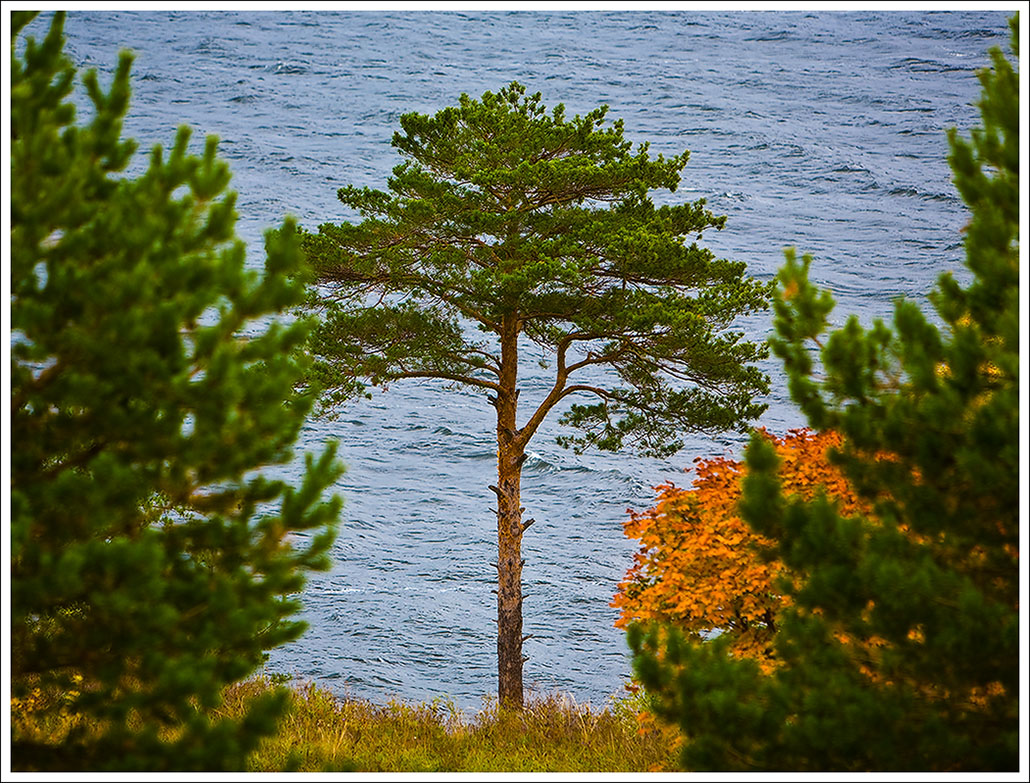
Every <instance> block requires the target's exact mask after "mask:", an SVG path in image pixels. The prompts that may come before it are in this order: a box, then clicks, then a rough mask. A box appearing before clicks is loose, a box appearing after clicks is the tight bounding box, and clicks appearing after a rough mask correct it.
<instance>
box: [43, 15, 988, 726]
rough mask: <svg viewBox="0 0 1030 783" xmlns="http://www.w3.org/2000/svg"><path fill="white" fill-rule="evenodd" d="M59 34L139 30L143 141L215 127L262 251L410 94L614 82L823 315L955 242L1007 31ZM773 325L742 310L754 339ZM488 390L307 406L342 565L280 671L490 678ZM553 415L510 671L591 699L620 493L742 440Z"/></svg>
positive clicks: (472, 690)
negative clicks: (595, 437) (964, 137)
mask: <svg viewBox="0 0 1030 783" xmlns="http://www.w3.org/2000/svg"><path fill="white" fill-rule="evenodd" d="M34 28H35V34H36V35H37V37H39V36H41V35H42V24H41V23H40V22H36V23H35V24H34ZM67 34H68V39H69V52H70V54H71V55H72V57H73V59H74V60H75V61H76V62H77V63H78V64H80V65H83V66H95V67H97V68H98V69H99V70H100V71H101V72H102V73H103V74H109V73H110V72H111V70H112V68H113V65H114V63H115V58H116V54H117V51H118V49H119V48H121V47H128V48H131V49H133V50H135V51H136V52H137V59H136V64H135V68H134V74H135V82H134V85H135V87H134V99H133V108H132V111H131V116H130V118H129V120H128V123H127V127H126V133H127V135H131V136H134V137H136V138H137V139H139V140H140V141H141V143H142V148H143V149H144V150H145V149H148V148H149V147H150V146H151V145H153V144H155V143H163V144H165V145H168V144H169V143H170V142H171V140H172V138H173V133H174V129H175V127H176V126H178V125H179V124H181V123H187V124H189V125H191V126H193V128H194V129H195V133H196V134H197V142H198V148H199V138H200V136H202V135H204V134H206V133H215V134H217V135H218V136H220V137H221V140H222V142H221V151H222V154H223V155H224V156H225V157H226V158H228V159H229V161H230V162H231V164H232V168H233V172H234V180H233V186H234V187H235V188H236V189H237V190H238V191H239V194H240V199H239V202H238V209H239V212H240V214H241V218H240V224H239V228H240V233H241V235H242V236H243V237H244V238H245V239H246V240H247V241H248V242H249V243H250V244H251V246H252V254H251V256H252V258H251V260H252V262H253V263H258V261H259V258H260V257H259V255H258V254H257V252H256V251H257V249H258V248H259V247H260V245H259V241H260V236H261V232H262V230H263V229H264V228H266V227H268V226H270V225H273V224H277V223H279V222H281V220H282V217H283V216H284V215H285V214H287V213H289V214H293V215H295V216H296V217H297V218H298V219H299V220H300V222H301V223H302V224H303V225H305V226H307V227H309V228H314V227H315V226H317V225H318V224H319V223H321V222H325V221H339V220H342V219H345V218H349V217H351V216H350V215H348V214H347V213H345V212H344V210H343V207H342V206H341V205H340V204H339V202H338V201H336V198H335V192H336V189H337V188H338V187H340V186H342V185H346V184H356V185H370V186H373V187H379V188H381V187H384V186H385V178H386V176H387V174H388V173H389V171H390V169H391V168H392V167H393V166H394V165H396V163H398V162H399V158H398V156H397V155H396V154H395V153H394V151H393V150H392V148H391V147H390V138H391V136H392V134H393V132H394V131H395V130H396V129H397V128H398V123H397V120H398V118H399V116H400V115H401V114H402V113H404V112H407V111H412V110H417V111H422V112H433V111H435V110H437V109H439V108H442V107H443V106H446V105H451V104H453V103H455V102H456V99H457V97H458V96H459V95H460V94H461V93H462V92H467V93H469V94H470V95H473V96H478V95H480V94H481V93H482V92H483V91H485V90H497V89H499V88H500V87H502V86H504V85H505V84H507V83H508V82H510V81H512V80H518V81H521V82H522V83H523V84H525V85H526V86H527V87H528V88H529V90H530V91H540V92H542V93H543V95H544V100H545V102H546V103H547V104H548V105H553V104H555V103H559V102H562V103H564V104H565V105H566V107H567V109H568V111H569V113H570V114H572V113H583V112H586V111H589V110H590V109H592V108H594V107H595V106H597V105H598V104H601V103H607V104H609V105H610V107H611V110H610V114H609V116H610V118H612V119H615V118H621V119H623V120H624V121H625V127H626V135H627V137H628V138H629V139H631V140H633V141H650V142H651V149H652V152H653V153H659V152H661V153H665V154H667V155H668V154H677V153H679V152H681V151H682V150H683V149H684V148H687V149H689V150H691V161H690V163H689V164H688V166H687V168H686V170H685V172H684V178H683V182H682V186H681V188H680V190H679V191H678V193H677V194H675V195H673V196H670V195H668V194H665V195H659V196H658V197H657V198H656V200H658V201H665V200H671V201H676V200H678V199H691V200H693V199H696V198H699V197H705V198H707V199H708V201H709V204H710V205H711V206H712V207H713V208H714V209H715V210H716V212H717V213H723V214H727V215H728V216H729V220H728V222H727V224H726V228H725V229H724V230H723V231H722V232H721V233H718V234H714V233H710V234H707V235H706V237H705V240H706V242H707V244H708V245H709V246H710V247H712V248H713V249H715V250H716V252H717V253H718V254H719V255H722V256H725V257H729V258H734V259H739V260H743V261H746V262H747V263H748V264H749V267H750V269H751V270H752V273H753V274H755V275H758V276H760V277H763V278H768V277H770V276H772V275H773V274H775V271H776V269H777V268H778V266H779V265H780V264H781V262H782V249H783V247H784V246H786V245H796V246H797V247H798V249H799V250H800V251H802V252H811V253H813V254H814V255H815V256H816V262H815V266H814V269H813V278H814V279H816V280H817V281H819V282H820V283H822V284H823V285H826V286H829V287H830V288H831V289H832V290H833V292H834V295H835V296H836V297H837V300H838V310H837V319H838V320H843V317H844V315H845V314H847V313H850V312H856V313H858V314H860V316H861V318H862V320H863V321H864V322H865V323H869V322H870V321H871V319H872V318H874V317H880V316H887V315H889V313H890V310H891V302H892V300H893V299H894V298H895V297H897V296H900V295H904V296H910V297H916V298H921V297H923V296H924V295H925V292H926V291H927V290H929V288H930V287H931V285H932V284H933V281H934V280H935V279H936V276H937V275H938V274H939V273H940V272H941V271H943V270H945V269H951V270H957V269H959V263H960V260H961V255H962V254H961V240H960V229H961V227H962V225H963V224H964V222H965V221H966V219H967V216H966V212H965V210H964V207H963V205H962V203H961V201H960V200H959V199H958V197H957V195H956V193H955V191H954V189H953V187H952V186H951V184H950V172H949V169H948V167H947V164H946V162H945V155H946V152H947V145H946V140H945V136H944V129H945V128H947V127H949V126H958V127H959V128H960V129H962V130H963V131H966V130H967V129H968V128H969V126H970V125H972V124H974V123H976V122H977V121H978V114H977V111H976V108H975V106H974V105H973V102H974V101H975V100H976V99H977V97H978V94H979V85H978V82H977V81H976V78H975V75H974V74H975V70H976V69H977V68H979V67H983V66H984V65H986V64H987V62H988V59H987V55H986V52H987V49H988V48H989V47H990V46H993V45H1002V46H1005V45H1006V44H1007V35H1008V34H1007V27H1006V23H1005V14H1004V12H1001V11H985V12H966V11H963V12H936V13H909V12H906V13H898V12H881V11H877V12H872V11H857V12H828V11H823V12H813V13H805V12H790V13H784V12H776V13H773V12H762V13H755V12H750V13H742V12H719V13H716V12H690V11H680V12H663V13H659V12H611V13H609V12H605V13H602V12H598V11H583V12H563V13H538V12H534V13H531V12H495V13H478V12H477V13H472V12H469V13H464V12H461V13H459V12H448V13H445V12H353V13H329V12H303V13H270V12H241V13H225V12H213V11H203V12H197V11H193V12H189V11H187V12H178V11H176V12H171V11H169V12H160V13H157V12H153V13H151V12H147V13H143V12H128V11H126V12H117V13H114V12H100V11H91V12H77V13H72V14H70V16H69V21H68V23H67ZM141 158H142V156H141ZM139 165H142V160H140V161H139ZM767 324H768V320H767V319H766V318H764V317H763V318H758V319H754V320H753V321H751V322H749V323H747V324H745V325H744V326H745V328H746V329H747V331H748V332H749V334H750V335H751V336H753V337H755V338H762V337H764V336H765V335H766V334H767V332H768V325H767ZM766 369H767V370H768V371H769V372H770V373H771V374H773V376H774V378H779V377H780V375H779V371H778V369H777V367H776V366H775V364H774V363H773V362H770V363H769V364H768V366H767V367H766ZM539 372H540V371H539V370H538V369H537V368H536V363H535V362H534V361H533V357H532V356H529V357H528V360H527V363H526V367H525V380H524V387H523V400H526V401H531V399H532V397H533V395H534V394H539V393H540V391H541V390H542V389H543V387H544V384H545V383H546V378H544V377H543V376H539V375H537V374H535V373H539ZM769 404H770V408H769V410H768V412H767V413H766V415H765V416H764V417H763V419H762V421H761V423H762V424H764V425H766V426H768V427H770V428H771V429H773V430H775V431H778V432H782V431H783V430H785V429H786V428H788V427H792V426H799V425H801V424H802V423H803V422H802V420H801V418H800V416H799V414H798V413H797V412H796V411H795V410H794V409H793V407H792V406H791V405H790V403H789V401H787V400H786V399H785V395H784V392H783V391H782V390H781V389H777V390H775V391H774V393H773V395H772V396H771V398H770V399H769ZM525 408H528V405H525ZM525 408H524V409H525ZM492 414H493V409H492V408H490V407H489V406H488V404H487V403H486V401H485V400H484V399H483V398H482V397H481V396H479V395H476V394H473V393H466V392H454V391H450V390H446V389H444V388H442V387H441V386H439V385H434V384H431V383H426V384H423V385H420V384H416V383H410V384H397V385H395V386H394V387H393V388H391V389H390V391H389V392H388V393H386V394H377V395H376V396H375V397H374V399H373V400H372V401H370V402H361V403H357V404H354V405H353V406H351V407H349V408H348V409H346V410H345V411H343V412H342V415H341V417H340V418H339V419H338V420H335V421H323V420H313V421H311V422H309V424H308V426H307V427H306V429H305V431H304V434H303V439H302V441H303V442H302V445H303V446H304V447H305V448H308V449H311V450H316V449H318V448H319V447H320V444H321V443H323V442H324V441H325V440H326V439H328V438H338V439H339V440H340V443H341V452H342V455H343V457H344V459H345V461H346V462H347V465H348V472H347V474H346V475H345V476H344V478H343V479H342V481H341V482H340V485H339V487H338V488H337V489H338V490H339V491H340V492H341V493H342V494H343V496H344V498H345V504H346V505H345V520H346V522H345V524H344V526H343V529H342V531H341V534H340V536H339V539H338V541H337V542H336V545H335V547H334V549H333V562H334V565H333V568H332V571H331V572H329V573H326V574H320V575H316V576H314V577H312V578H311V579H310V580H309V584H308V587H307V588H306V590H305V593H304V596H303V598H304V604H305V613H304V614H305V617H306V619H307V620H308V621H309V622H310V624H311V628H310V630H309V631H308V633H307V634H306V635H305V636H304V637H303V638H302V639H301V640H300V641H298V642H296V643H294V644H293V645H290V646H288V647H284V648H281V649H279V650H277V651H275V652H274V653H273V654H272V657H271V660H270V662H269V668H270V669H271V670H273V671H282V672H288V673H293V674H297V675H299V676H301V677H304V678H310V679H315V680H317V681H319V682H321V683H322V684H324V685H327V686H330V687H332V688H333V689H335V690H337V691H338V692H340V693H347V692H349V693H351V694H353V695H356V696H362V697H369V698H373V699H376V700H383V699H385V698H386V697H388V696H391V695H396V696H400V697H402V698H409V699H427V698H433V697H436V696H446V697H450V698H453V699H454V700H455V701H456V702H457V703H458V704H459V705H462V706H465V707H476V706H477V705H478V704H479V703H480V699H481V697H482V696H484V695H487V694H490V693H493V692H495V691H496V684H495V657H494V656H495V647H494V644H495V642H494V632H495V627H494V615H495V608H494V606H495V604H494V596H493V594H492V593H491V589H492V588H493V579H494V574H495V572H494V570H493V568H492V567H491V566H490V564H489V563H490V561H491V560H492V559H493V558H494V549H495V533H494V524H495V522H494V519H493V516H492V514H491V513H490V512H489V511H488V508H489V507H490V506H491V503H492V500H493V496H492V493H491V492H490V491H489V490H488V489H487V485H488V484H490V483H492V481H493V480H494V462H493V459H494V444H493V441H492V428H493V426H494V422H493V419H492ZM555 434H556V427H555V426H554V417H552V421H551V422H550V426H549V427H548V426H545V427H544V428H543V429H542V431H541V432H540V433H539V434H538V435H537V438H536V440H535V442H534V444H533V445H532V448H533V450H534V451H533V456H532V458H531V459H530V460H529V461H528V462H527V463H526V466H525V475H524V479H523V502H524V505H525V506H526V507H527V511H526V514H527V516H532V517H535V518H536V520H537V524H536V525H534V526H533V527H532V528H531V529H530V530H529V532H528V533H527V535H526V538H525V542H524V549H525V557H526V560H527V564H526V569H525V579H526V590H527V593H528V598H527V600H526V606H525V614H526V617H525V627H526V632H527V633H532V634H534V638H533V639H531V640H529V641H528V642H527V644H526V652H527V653H528V654H529V655H530V660H529V662H528V663H527V665H526V680H527V685H529V686H530V687H531V688H533V689H535V690H539V691H552V690H559V691H564V692H568V693H571V694H572V695H574V696H575V697H576V698H577V699H578V700H580V701H586V700H592V701H593V702H594V703H595V704H596V703H599V702H602V701H603V700H604V699H605V698H606V697H607V696H608V695H610V694H613V693H617V692H619V691H620V689H621V685H622V682H623V681H624V679H625V678H626V677H627V676H628V673H629V665H628V661H627V656H626V652H625V643H624V640H623V635H622V633H621V632H619V631H616V630H615V629H614V628H613V627H612V622H613V620H614V619H615V616H616V615H615V612H614V610H612V609H611V608H609V606H608V602H609V601H610V599H611V596H612V594H613V592H614V590H615V587H616V584H617V582H618V581H619V579H620V578H621V577H622V575H623V574H624V573H625V570H626V568H627V567H628V566H629V563H630V558H631V554H632V552H633V549H634V547H633V542H631V541H629V540H627V539H626V538H625V537H624V536H623V534H622V522H623V520H624V519H625V517H626V514H625V512H626V509H627V508H628V507H633V508H638V509H640V508H644V507H646V506H647V505H650V504H651V498H652V497H653V493H652V490H651V487H652V486H653V485H655V484H658V483H660V482H662V481H665V480H667V479H672V480H675V481H677V482H679V483H681V484H682V483H686V482H688V481H689V477H688V476H685V475H684V474H683V472H682V471H683V468H684V467H686V466H689V465H690V462H691V459H692V458H693V457H694V456H696V455H699V454H704V455H711V454H722V453H738V452H739V448H740V444H741V439H740V438H739V437H735V436H728V437H725V438H722V439H718V440H715V441H712V440H709V439H701V438H691V439H688V442H687V443H688V445H687V448H686V449H685V450H684V451H683V452H681V453H680V454H679V455H678V456H676V457H674V458H672V459H670V460H667V461H657V460H648V459H641V458H637V457H634V456H632V455H628V454H620V455H603V454H602V455H599V454H590V455H585V456H582V457H576V456H574V455H572V454H571V453H569V452H565V451H562V450H561V449H560V448H558V447H557V446H556V445H555V444H554V435H555ZM293 470H294V469H291V470H289V471H287V475H292V474H293Z"/></svg>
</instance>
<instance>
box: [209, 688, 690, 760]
mask: <svg viewBox="0 0 1030 783" xmlns="http://www.w3.org/2000/svg"><path fill="white" fill-rule="evenodd" d="M270 687H272V685H271V684H270V683H269V682H268V681H266V680H262V679H258V680H252V681H248V682H246V683H242V684H240V685H237V686H234V687H233V688H230V689H229V691H227V693H226V699H225V703H224V705H223V706H222V708H221V710H220V711H221V712H222V713H223V714H230V715H232V714H237V713H239V712H240V711H241V709H242V707H243V705H244V704H245V703H246V702H247V700H248V699H251V698H253V697H254V696H256V695H258V694H259V693H261V692H264V691H266V690H267V689H268V688H270ZM292 696H293V698H292V705H291V709H290V712H289V714H288V715H287V716H286V717H285V718H284V719H283V720H282V722H281V724H280V731H279V733H278V735H277V736H275V737H273V738H270V739H267V740H265V741H264V743H263V744H262V745H261V747H260V748H259V749H258V751H257V752H256V753H255V754H254V755H253V756H252V757H251V760H250V767H249V770H250V771H275V770H283V769H296V770H298V771H325V770H362V771H396V772H432V771H447V772H483V771H498V772H500V771H536V772H552V771H563V772H587V771H590V772H631V771H635V772H646V771H657V770H672V769H675V768H676V767H675V761H676V753H675V751H674V750H673V748H672V747H671V744H672V743H671V740H670V734H669V733H668V732H663V731H661V730H659V729H657V728H656V727H654V726H653V724H650V723H648V722H646V721H645V722H641V721H640V720H639V719H638V717H637V713H636V712H635V711H634V709H633V707H632V706H631V703H630V702H623V703H617V704H614V705H612V706H609V707H607V708H605V709H603V710H591V709H589V708H586V707H581V706H577V705H574V704H572V703H571V702H569V701H567V700H565V699H562V698H559V697H555V696H551V697H547V698H543V699H540V700H537V701H534V702H532V703H530V704H529V705H528V706H527V708H526V709H525V710H524V711H523V712H521V713H519V712H511V711H506V710H501V709H499V708H498V707H497V705H496V704H493V705H489V706H487V707H486V708H484V709H483V710H481V711H480V712H478V713H477V714H475V715H471V716H469V715H466V714H464V713H462V712H460V711H458V710H457V709H456V708H454V706H453V705H450V704H447V703H441V702H435V703H430V704H405V703H400V702H390V703H388V704H386V705H376V704H372V703H369V702H365V701H358V700H341V699H338V698H337V697H335V696H334V695H333V694H332V693H330V692H329V691H326V690H324V689H321V688H318V687H316V686H314V685H308V686H303V687H299V686H298V687H294V688H293V689H292Z"/></svg>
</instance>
